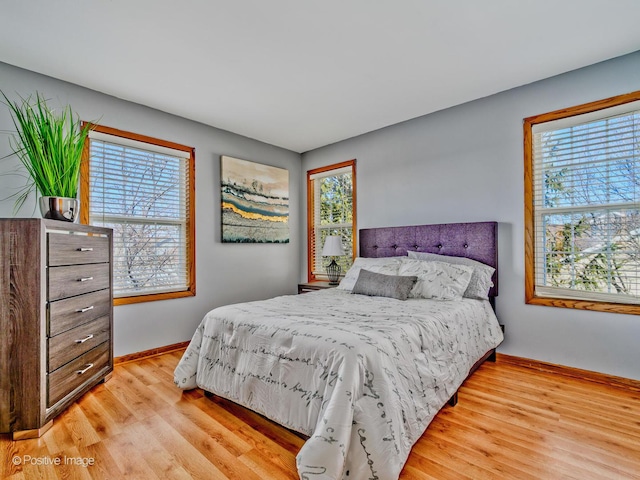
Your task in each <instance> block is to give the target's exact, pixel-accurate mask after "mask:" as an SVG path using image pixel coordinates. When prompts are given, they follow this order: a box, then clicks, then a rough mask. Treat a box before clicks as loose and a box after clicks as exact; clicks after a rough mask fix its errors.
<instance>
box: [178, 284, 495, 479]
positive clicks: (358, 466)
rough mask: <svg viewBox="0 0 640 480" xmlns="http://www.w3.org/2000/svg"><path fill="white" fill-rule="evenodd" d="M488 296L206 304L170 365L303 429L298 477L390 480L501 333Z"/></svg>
mask: <svg viewBox="0 0 640 480" xmlns="http://www.w3.org/2000/svg"><path fill="white" fill-rule="evenodd" d="M502 338H503V337H502V331H501V329H500V327H499V325H498V322H497V319H496V317H495V315H494V313H493V310H492V309H491V306H490V304H489V302H488V301H482V300H473V299H462V300H458V301H435V300H425V299H409V300H406V301H401V300H396V299H392V298H386V297H369V296H364V295H355V294H351V293H349V292H347V291H343V290H338V289H329V290H321V291H316V292H311V293H306V294H304V295H288V296H281V297H276V298H272V299H269V300H264V301H257V302H248V303H240V304H235V305H228V306H224V307H219V308H216V309H214V310H212V311H210V312H209V313H208V314H207V315H206V316H205V318H204V319H203V320H202V322H201V324H200V325H199V326H198V328H197V330H196V332H195V334H194V336H193V339H192V340H191V343H190V344H189V346H188V348H187V350H186V351H185V353H184V356H183V358H182V359H181V361H180V362H179V364H178V366H177V368H176V370H175V383H176V385H177V386H178V387H180V388H183V389H191V388H196V387H199V388H202V389H204V390H207V391H209V392H212V393H214V394H216V395H219V396H221V397H224V398H227V399H229V400H232V401H234V402H236V403H238V404H240V405H243V406H245V407H247V408H249V409H251V410H254V411H256V412H258V413H261V414H263V415H265V416H266V417H268V418H270V419H272V420H274V421H275V422H277V423H279V424H281V425H284V426H285V427H287V428H290V429H292V430H295V431H298V432H300V433H303V434H305V435H307V436H308V437H309V439H308V440H307V442H306V443H305V444H304V445H303V447H302V449H301V450H300V452H299V453H298V455H297V457H296V462H297V468H298V472H299V475H300V478H301V479H311V478H313V479H345V480H346V479H368V478H379V479H396V478H398V476H399V474H400V471H401V470H402V467H403V465H404V463H405V462H406V460H407V457H408V456H409V452H410V451H411V447H412V445H413V444H414V443H415V442H416V441H417V440H418V438H420V436H421V435H422V433H423V432H424V430H425V429H426V427H427V426H428V424H429V423H430V422H431V420H432V419H433V417H434V416H435V415H436V413H437V412H438V411H439V410H440V409H441V408H442V406H443V405H444V404H445V403H446V402H447V400H448V399H449V398H450V397H451V396H452V395H453V394H454V393H455V391H456V390H457V389H458V387H459V386H460V385H461V383H462V382H463V381H464V379H465V378H466V377H467V375H468V373H469V371H470V369H471V367H472V366H473V365H474V364H475V363H476V362H477V361H478V360H479V359H480V358H481V357H482V356H483V355H484V354H485V353H486V352H488V351H489V350H491V349H493V348H495V347H496V346H497V345H498V344H499V343H500V342H501V341H502Z"/></svg>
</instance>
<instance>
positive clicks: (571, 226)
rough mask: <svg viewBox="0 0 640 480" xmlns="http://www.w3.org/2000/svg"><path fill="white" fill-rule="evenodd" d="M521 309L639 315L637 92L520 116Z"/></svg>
mask: <svg viewBox="0 0 640 480" xmlns="http://www.w3.org/2000/svg"><path fill="white" fill-rule="evenodd" d="M524 138H525V291H526V292H525V293H526V301H527V303H532V304H538V305H551V306H559V307H569V308H582V309H588V310H600V311H609V312H620V313H634V314H639V313H640V92H635V93H632V94H627V95H622V96H618V97H614V98H610V99H607V100H603V101H599V102H594V103H591V104H587V105H581V106H579V107H574V108H569V109H565V110H560V111H557V112H552V113H547V114H543V115H539V116H536V117H531V118H527V119H525V122H524Z"/></svg>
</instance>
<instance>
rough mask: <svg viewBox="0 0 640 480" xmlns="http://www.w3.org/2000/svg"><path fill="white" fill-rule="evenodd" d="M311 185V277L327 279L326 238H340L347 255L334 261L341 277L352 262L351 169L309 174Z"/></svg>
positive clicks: (352, 201) (348, 167)
mask: <svg viewBox="0 0 640 480" xmlns="http://www.w3.org/2000/svg"><path fill="white" fill-rule="evenodd" d="M309 180H310V181H311V182H313V205H312V208H313V210H312V215H313V228H312V232H311V237H310V239H309V240H310V241H309V243H310V250H311V256H312V265H311V274H312V275H313V276H314V277H316V278H322V277H325V276H326V268H325V263H328V262H329V261H330V259H326V258H323V257H322V247H323V245H324V241H325V239H326V237H327V236H329V235H339V236H340V237H341V238H342V246H343V248H344V251H345V252H346V255H345V256H343V257H338V258H336V261H337V262H338V263H339V264H340V266H341V267H342V273H343V274H344V273H345V272H346V271H347V270H348V269H349V267H350V266H351V263H352V262H353V258H352V256H351V252H352V251H353V240H354V239H353V206H354V199H353V167H352V166H347V167H342V168H336V169H332V170H327V171H324V172H321V173H316V174H312V175H310V176H309Z"/></svg>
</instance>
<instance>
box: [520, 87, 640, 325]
mask: <svg viewBox="0 0 640 480" xmlns="http://www.w3.org/2000/svg"><path fill="white" fill-rule="evenodd" d="M638 100H640V91H636V92H631V93H627V94H623V95H617V96H615V97H609V98H606V99H603V100H597V101H595V102H589V103H585V104H582V105H578V106H575V107H568V108H563V109H560V110H555V111H553V112H549V113H543V114H540V115H535V116H532V117H528V118H525V119H524V124H523V128H524V261H525V269H524V271H525V279H524V284H525V303H527V304H530V305H544V306H548V307H561V308H574V309H579V310H593V311H598V312H609V313H625V314H631V315H640V306H639V305H629V304H622V303H611V302H598V301H590V300H572V299H566V298H553V297H539V296H536V293H535V244H534V237H535V230H534V222H535V215H534V211H533V135H532V127H533V126H534V125H536V124H539V123H546V122H550V121H552V120H558V119H561V118H567V117H573V116H576V115H581V114H584V113H590V112H596V111H598V110H604V109H607V108H611V107H616V106H618V105H623V104H625V103H630V102H635V101H638Z"/></svg>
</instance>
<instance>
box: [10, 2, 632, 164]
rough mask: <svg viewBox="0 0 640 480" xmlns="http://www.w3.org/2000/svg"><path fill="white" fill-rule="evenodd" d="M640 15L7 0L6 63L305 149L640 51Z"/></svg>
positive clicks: (612, 5) (397, 5)
mask: <svg viewBox="0 0 640 480" xmlns="http://www.w3.org/2000/svg"><path fill="white" fill-rule="evenodd" d="M638 19H640V1H639V0H482V1H480V0H316V1H314V0H227V1H222V0H54V1H52V0H0V61H2V62H6V63H9V64H12V65H16V66H19V67H23V68H26V69H29V70H32V71H35V72H39V73H43V74H46V75H49V76H51V77H55V78H59V79H62V80H66V81H68V82H72V83H75V84H78V85H82V86H85V87H88V88H91V89H93V90H97V91H99V92H104V93H107V94H110V95H114V96H116V97H119V98H123V99H125V100H129V101H132V102H136V103H140V104H144V105H148V106H151V107H154V108H157V109H159V110H162V111H165V112H170V113H173V114H176V115H180V116H182V117H186V118H190V119H193V120H196V121H199V122H202V123H205V124H208V125H212V126H215V127H218V128H222V129H224V130H228V131H231V132H235V133H238V134H241V135H245V136H247V137H251V138H255V139H258V140H262V141H264V142H267V143H270V144H273V145H278V146H281V147H284V148H287V149H290V150H293V151H296V152H304V151H308V150H311V149H314V148H317V147H321V146H324V145H327V144H330V143H334V142H337V141H340V140H343V139H345V138H349V137H353V136H356V135H359V134H362V133H366V132H369V131H372V130H376V129H378V128H381V127H385V126H387V125H391V124H394V123H398V122H401V121H404V120H408V119H411V118H415V117H418V116H421V115H424V114H427V113H431V112H434V111H437V110H441V109H444V108H447V107H450V106H453V105H457V104H461V103H464V102H467V101H470V100H473V99H476V98H480V97H484V96H487V95H491V94H493V93H496V92H500V91H503V90H506V89H509V88H513V87H516V86H519V85H524V84H527V83H530V82H533V81H536V80H539V79H542V78H547V77H550V76H553V75H557V74H560V73H563V72H566V71H569V70H573V69H576V68H580V67H583V66H586V65H590V64H593V63H597V62H600V61H602V60H606V59H609V58H613V57H617V56H620V55H623V54H626V53H630V52H633V51H636V50H640V24H639V23H638ZM1 82H2V79H0V89H1V88H2V83H1Z"/></svg>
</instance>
